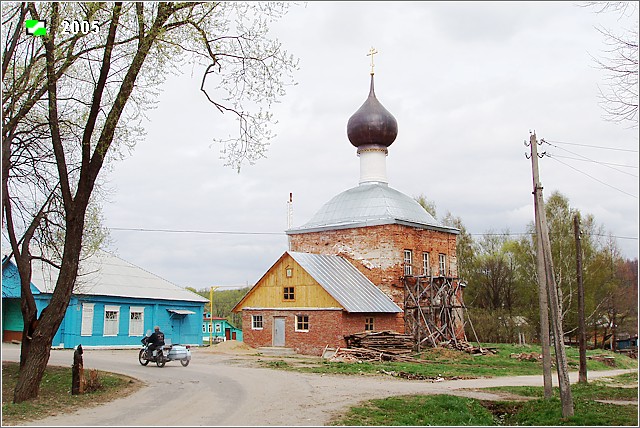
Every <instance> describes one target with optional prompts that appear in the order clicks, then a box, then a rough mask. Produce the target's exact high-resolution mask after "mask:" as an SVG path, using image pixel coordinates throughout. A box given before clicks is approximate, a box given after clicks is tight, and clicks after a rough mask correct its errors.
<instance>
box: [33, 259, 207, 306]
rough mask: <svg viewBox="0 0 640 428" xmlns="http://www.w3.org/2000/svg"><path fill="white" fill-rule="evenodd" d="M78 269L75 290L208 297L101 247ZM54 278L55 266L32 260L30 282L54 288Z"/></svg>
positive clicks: (187, 298) (157, 296) (137, 295)
mask: <svg viewBox="0 0 640 428" xmlns="http://www.w3.org/2000/svg"><path fill="white" fill-rule="evenodd" d="M78 273H79V275H78V278H77V280H76V285H75V287H74V294H87V295H99V296H118V297H133V298H147V299H162V300H182V301H189V302H208V301H209V300H208V299H206V298H204V297H202V296H200V295H198V294H196V293H194V292H192V291H189V290H186V289H184V288H182V287H180V286H178V285H175V284H173V283H172V282H169V281H167V280H165V279H163V278H161V277H159V276H157V275H155V274H152V273H151V272H148V271H146V270H144V269H142V268H140V267H138V266H135V265H133V264H131V263H129V262H127V261H124V260H122V259H121V258H119V257H117V256H115V255H113V254H111V253H108V252H106V251H102V250H98V251H97V252H96V253H94V254H93V255H91V256H90V257H88V258H87V259H85V260H81V261H80V269H79V272H78ZM57 279H58V270H57V269H54V268H52V267H51V266H50V265H45V264H43V263H39V262H36V261H34V263H33V274H32V279H31V282H33V284H34V285H35V286H36V287H37V288H38V289H39V290H40V291H41V292H43V293H51V292H53V289H54V287H55V285H56V281H57Z"/></svg>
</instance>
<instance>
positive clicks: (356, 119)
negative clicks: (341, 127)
mask: <svg viewBox="0 0 640 428" xmlns="http://www.w3.org/2000/svg"><path fill="white" fill-rule="evenodd" d="M397 135H398V122H396V118H395V117H393V115H392V114H391V113H389V111H387V109H386V108H384V107H383V106H382V104H380V101H378V99H377V98H376V94H375V92H374V91H373V74H372V75H371V88H370V89H369V97H368V98H367V100H366V101H365V102H364V104H362V106H361V107H360V108H359V109H358V111H356V112H355V113H354V114H353V115H352V116H351V117H350V118H349V122H348V123H347V136H348V137H349V141H351V144H353V145H354V146H356V147H360V146H363V145H366V144H379V145H383V146H386V147H389V146H390V145H391V143H393V142H394V141H395V139H396V136H397Z"/></svg>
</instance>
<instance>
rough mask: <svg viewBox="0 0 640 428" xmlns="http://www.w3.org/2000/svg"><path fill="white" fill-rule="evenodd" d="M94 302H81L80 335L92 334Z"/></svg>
mask: <svg viewBox="0 0 640 428" xmlns="http://www.w3.org/2000/svg"><path fill="white" fill-rule="evenodd" d="M95 306H96V304H95V303H83V304H82V324H81V326H80V336H93V316H94V307H95Z"/></svg>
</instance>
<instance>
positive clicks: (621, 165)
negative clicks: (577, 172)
mask: <svg viewBox="0 0 640 428" xmlns="http://www.w3.org/2000/svg"><path fill="white" fill-rule="evenodd" d="M547 156H551V155H550V154H549V153H547ZM553 156H554V157H557V158H562V159H572V160H577V161H582V162H594V163H598V164H601V165H611V166H620V167H623V168H636V169H637V168H638V167H637V166H635V165H623V164H621V163H610V162H598V161H593V160H591V159H580V158H572V157H571V156H560V155H553ZM620 172H622V171H620ZM630 175H631V174H630ZM634 177H637V175H634Z"/></svg>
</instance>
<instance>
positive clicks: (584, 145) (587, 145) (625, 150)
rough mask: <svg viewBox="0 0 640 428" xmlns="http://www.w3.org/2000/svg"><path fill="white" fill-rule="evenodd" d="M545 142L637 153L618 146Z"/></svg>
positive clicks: (556, 142)
mask: <svg viewBox="0 0 640 428" xmlns="http://www.w3.org/2000/svg"><path fill="white" fill-rule="evenodd" d="M547 142H548V143H555V144H567V145H570V146H582V147H592V148H594V149H605V150H618V151H621V152H631V153H638V151H637V150H630V149H620V148H616V147H603V146H592V145H589V144H577V143H567V142H564V141H547Z"/></svg>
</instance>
